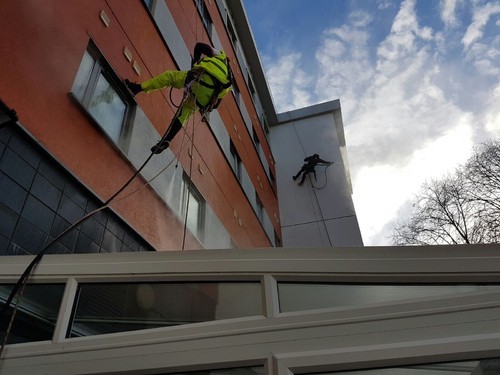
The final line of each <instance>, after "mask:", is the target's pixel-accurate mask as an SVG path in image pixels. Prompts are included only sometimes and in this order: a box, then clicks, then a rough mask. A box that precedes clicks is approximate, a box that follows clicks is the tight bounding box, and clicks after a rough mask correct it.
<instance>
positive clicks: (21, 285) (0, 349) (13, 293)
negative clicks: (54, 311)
mask: <svg viewBox="0 0 500 375" xmlns="http://www.w3.org/2000/svg"><path fill="white" fill-rule="evenodd" d="M188 97H189V95H184V96H183V100H182V101H181V104H180V105H179V107H178V108H177V111H176V113H175V115H174V117H173V119H176V118H177V117H178V116H179V115H180V111H181V107H182V105H183V104H184V103H185V102H186V100H187V99H188ZM172 124H173V121H171V122H170V125H169V126H168V127H167V129H166V131H165V133H164V135H163V137H162V139H163V138H165V136H166V135H167V134H168V132H169V131H170V129H171V127H172ZM154 155H155V153H154V152H153V150H152V151H151V153H150V154H149V156H148V157H147V158H146V160H145V161H144V162H143V163H142V165H141V166H140V167H139V168H138V169H137V170H136V171H135V173H134V174H133V175H132V176H131V177H130V178H129V179H128V180H127V181H126V182H125V183H124V184H123V185H122V186H121V187H120V188H119V189H118V190H117V191H116V192H115V193H114V194H113V195H112V196H111V197H110V198H109V199H108V200H107V201H105V202H104V203H103V204H102V205H101V206H100V207H98V208H96V209H95V210H93V211H91V212H89V213H87V214H86V215H85V216H83V217H82V218H80V219H79V220H77V221H76V222H75V223H73V224H72V225H71V226H69V227H68V228H67V229H66V230H64V231H63V232H62V233H60V234H59V235H58V236H56V237H55V238H54V239H52V240H51V241H50V242H49V243H48V244H47V245H46V246H45V247H44V248H43V249H42V250H41V251H40V252H39V253H38V254H37V255H36V256H35V258H34V259H33V260H32V261H31V263H30V264H29V265H28V267H27V268H26V269H25V271H24V272H23V274H22V275H21V277H20V278H19V279H18V281H17V283H16V284H15V285H14V288H13V289H12V291H11V293H10V294H9V297H8V298H7V300H6V301H5V304H4V306H3V308H2V310H1V312H0V319H1V318H2V317H3V316H4V315H5V313H6V312H7V310H8V309H9V307H10V305H11V303H12V300H13V299H14V298H15V296H16V294H17V292H18V291H19V289H20V288H21V291H20V292H19V295H18V297H17V302H16V307H15V309H14V311H13V313H12V316H11V318H10V321H9V324H8V327H7V330H6V332H5V337H4V340H3V343H2V345H1V347H0V358H1V355H2V353H3V349H4V347H5V345H6V343H7V340H8V337H9V335H10V331H11V328H12V324H13V322H14V319H15V316H16V313H17V310H18V305H19V301H20V299H21V297H22V294H23V292H24V289H25V287H26V284H27V281H28V279H29V276H30V275H31V273H32V272H33V269H34V268H35V267H36V265H37V264H38V263H39V262H40V261H41V259H42V257H43V256H44V255H45V253H46V251H47V250H48V249H49V248H50V247H51V246H52V245H53V244H54V243H56V242H57V241H59V240H60V239H61V238H62V237H64V236H65V235H66V234H68V233H69V232H70V231H71V230H73V229H74V228H76V227H77V226H78V225H80V224H82V223H83V222H85V221H86V220H88V219H89V218H91V217H92V216H94V215H95V214H97V213H98V212H100V211H102V210H104V209H106V208H108V207H109V205H110V204H111V203H112V202H113V201H114V200H115V199H116V198H117V197H118V195H120V194H121V193H122V192H123V191H124V190H125V189H126V188H127V187H128V186H129V185H130V184H131V183H132V181H133V180H134V179H135V178H136V177H137V176H138V175H139V174H140V173H141V171H142V170H143V169H144V168H145V167H146V165H147V164H148V163H149V162H150V160H151V159H152V157H153V156H154ZM173 160H174V159H172V161H170V163H168V165H167V167H165V168H163V169H162V171H161V172H163V171H164V170H166V169H167V168H168V166H170V165H171V164H172V162H173ZM159 175H160V174H157V175H156V176H154V177H153V179H151V180H149V181H147V182H146V183H145V184H144V185H143V186H141V187H140V188H139V189H136V190H135V191H133V192H132V193H130V194H128V195H126V196H125V197H123V198H121V199H120V200H119V201H121V200H123V199H126V198H128V197H130V196H131V195H133V194H135V193H136V192H137V191H139V190H140V189H142V188H144V187H145V186H147V185H149V184H150V183H151V182H152V180H154V179H155V178H156V177H158V176H159Z"/></svg>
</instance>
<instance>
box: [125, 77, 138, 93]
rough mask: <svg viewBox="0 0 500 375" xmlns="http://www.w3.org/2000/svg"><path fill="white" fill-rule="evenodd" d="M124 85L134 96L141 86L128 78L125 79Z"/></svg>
mask: <svg viewBox="0 0 500 375" xmlns="http://www.w3.org/2000/svg"><path fill="white" fill-rule="evenodd" d="M125 85H126V86H127V88H128V89H129V90H130V92H131V93H132V95H134V96H136V95H137V94H138V93H140V92H141V91H142V87H141V85H140V84H138V83H135V82H130V81H129V80H128V79H126V80H125Z"/></svg>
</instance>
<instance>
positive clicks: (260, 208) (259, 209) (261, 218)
mask: <svg viewBox="0 0 500 375" xmlns="http://www.w3.org/2000/svg"><path fill="white" fill-rule="evenodd" d="M255 201H256V203H257V212H256V213H257V217H258V218H259V221H260V222H261V223H262V222H263V221H264V205H263V204H262V201H261V200H260V197H259V194H257V192H255Z"/></svg>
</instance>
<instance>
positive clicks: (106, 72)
mask: <svg viewBox="0 0 500 375" xmlns="http://www.w3.org/2000/svg"><path fill="white" fill-rule="evenodd" d="M87 55H88V56H90V58H91V59H92V66H91V68H90V74H89V76H88V80H87V81H81V82H78V81H77V80H78V78H79V77H78V75H79V73H80V69H81V67H82V63H83V61H84V59H85V57H86V56H87ZM101 77H102V79H104V80H105V81H106V82H107V83H108V84H109V86H110V87H111V88H112V90H113V91H114V94H116V95H117V96H118V98H119V99H120V101H121V102H122V103H123V104H124V106H125V109H124V111H123V115H122V118H121V122H120V129H119V133H118V136H117V138H116V139H115V138H114V137H113V135H111V134H110V132H108V130H107V129H106V127H105V126H104V125H103V124H102V123H101V122H100V121H99V119H97V118H96V117H95V116H94V115H93V114H92V112H91V110H90V104H91V101H92V99H93V98H94V94H95V90H96V88H97V85H98V83H99V80H100V79H101ZM84 78H86V77H84ZM78 83H81V84H82V87H83V90H82V91H83V92H82V94H81V96H80V93H76V92H75V91H76V90H75V89H76V85H77V84H78ZM70 95H71V97H72V99H73V100H74V101H75V102H76V103H77V104H78V106H79V107H80V109H81V110H82V111H83V112H84V113H85V115H86V116H87V117H88V118H89V119H90V120H91V121H92V122H93V123H94V124H96V125H97V126H98V128H99V130H101V131H102V133H103V134H104V135H105V136H106V137H107V138H108V139H109V140H110V141H111V142H112V143H113V144H115V145H117V146H119V148H122V149H123V148H126V147H127V144H126V142H125V140H126V139H127V138H129V137H128V135H129V134H130V132H131V124H132V118H133V114H134V112H135V107H136V103H135V101H134V100H133V99H132V97H131V95H130V94H129V93H128V92H127V91H126V89H125V87H124V84H123V83H122V82H121V80H120V78H119V76H118V75H117V74H116V72H115V71H114V70H113V68H112V67H111V64H109V63H108V61H107V60H106V59H105V57H104V55H103V54H102V52H101V51H100V50H99V48H98V47H97V46H96V44H95V43H94V42H93V41H92V40H91V41H90V42H89V43H88V45H87V48H86V49H85V52H84V54H83V56H82V59H81V60H80V65H79V67H78V71H77V73H76V75H75V79H74V81H73V85H72V87H71V91H70Z"/></svg>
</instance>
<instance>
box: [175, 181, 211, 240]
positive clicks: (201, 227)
mask: <svg viewBox="0 0 500 375" xmlns="http://www.w3.org/2000/svg"><path fill="white" fill-rule="evenodd" d="M188 194H189V195H188ZM188 197H189V202H191V199H195V200H196V202H197V203H198V207H199V208H198V210H197V213H196V216H197V217H196V219H197V220H196V231H193V229H194V228H192V227H191V225H190V224H189V220H188V219H189V207H188ZM206 204H207V203H206V201H205V199H204V198H203V195H202V194H201V193H200V192H199V190H198V189H197V188H196V186H195V185H194V183H193V182H192V180H191V179H190V177H189V176H188V175H187V173H186V172H184V173H183V175H182V189H181V199H180V205H181V209H180V210H179V211H180V213H181V215H182V218H183V220H185V221H186V223H185V225H186V226H187V228H188V229H189V230H190V231H191V233H192V234H193V235H194V236H195V237H196V238H198V240H200V242H203V240H204V238H205V224H206V210H207V209H206ZM189 206H191V205H189ZM191 207H192V206H191ZM186 214H187V215H186Z"/></svg>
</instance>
